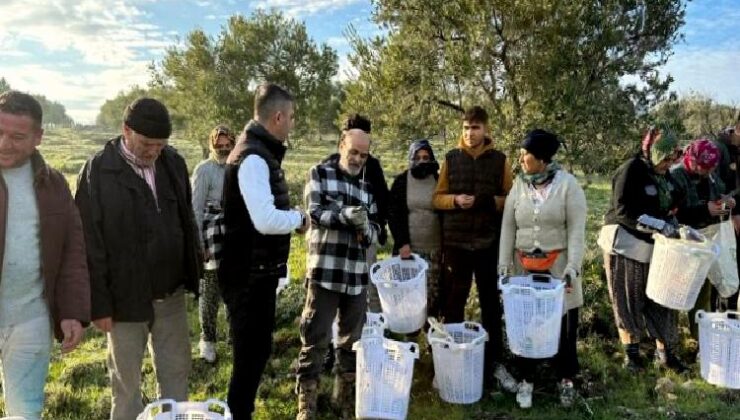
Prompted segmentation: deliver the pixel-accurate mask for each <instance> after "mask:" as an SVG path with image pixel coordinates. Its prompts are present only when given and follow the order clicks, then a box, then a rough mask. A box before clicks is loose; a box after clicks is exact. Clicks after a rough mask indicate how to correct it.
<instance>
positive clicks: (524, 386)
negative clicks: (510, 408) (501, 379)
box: [516, 381, 534, 408]
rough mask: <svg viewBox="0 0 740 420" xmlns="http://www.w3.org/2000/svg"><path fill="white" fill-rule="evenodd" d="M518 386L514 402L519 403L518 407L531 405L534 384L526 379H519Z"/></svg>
mask: <svg viewBox="0 0 740 420" xmlns="http://www.w3.org/2000/svg"><path fill="white" fill-rule="evenodd" d="M518 388H519V389H518V390H517V391H516V402H517V403H519V408H530V407H532V389H533V388H534V385H533V384H530V383H528V382H527V381H521V382H520V383H519V387H518Z"/></svg>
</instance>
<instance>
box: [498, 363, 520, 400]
mask: <svg viewBox="0 0 740 420" xmlns="http://www.w3.org/2000/svg"><path fill="white" fill-rule="evenodd" d="M493 377H494V378H496V379H497V380H498V384H499V385H501V388H503V389H504V390H505V391H507V392H511V393H512V394H513V393H515V392H517V390H518V388H517V387H518V384H517V383H516V379H514V377H513V376H511V374H510V373H509V371H508V370H506V368H505V367H504V365H502V364H498V365H496V370H494V371H493Z"/></svg>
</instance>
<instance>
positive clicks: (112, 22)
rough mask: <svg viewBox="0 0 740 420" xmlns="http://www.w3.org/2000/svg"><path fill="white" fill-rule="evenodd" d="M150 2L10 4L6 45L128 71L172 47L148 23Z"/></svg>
mask: <svg viewBox="0 0 740 420" xmlns="http://www.w3.org/2000/svg"><path fill="white" fill-rule="evenodd" d="M143 3H146V1H145V0H133V1H123V0H81V1H76V2H72V1H59V0H39V1H34V2H28V1H22V0H9V1H5V2H4V3H3V4H2V5H1V6H0V28H2V29H1V30H0V45H3V44H4V43H6V42H10V41H12V40H18V39H21V40H24V41H32V42H36V43H38V44H40V45H41V46H42V47H43V48H44V49H45V50H47V51H54V52H66V51H70V50H71V51H75V52H77V53H79V54H80V55H81V56H82V58H83V60H84V62H85V63H88V64H98V65H110V66H113V65H125V64H127V63H129V62H131V61H132V60H140V59H143V58H144V57H147V56H148V55H149V49H161V48H164V47H165V46H166V45H168V44H169V42H168V39H167V38H168V37H167V36H166V35H165V34H164V33H162V32H161V31H160V30H159V28H158V27H157V26H156V25H153V24H150V23H147V22H146V21H145V19H147V18H148V17H147V14H146V13H145V12H144V10H143V9H142V8H141V7H140V5H141V4H143Z"/></svg>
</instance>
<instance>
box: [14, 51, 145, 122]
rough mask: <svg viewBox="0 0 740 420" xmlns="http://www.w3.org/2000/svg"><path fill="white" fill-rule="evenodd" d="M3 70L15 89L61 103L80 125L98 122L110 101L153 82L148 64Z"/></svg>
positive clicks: (26, 67) (38, 65)
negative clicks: (96, 67)
mask: <svg viewBox="0 0 740 420" xmlns="http://www.w3.org/2000/svg"><path fill="white" fill-rule="evenodd" d="M3 67H4V68H3V76H4V77H5V78H6V80H7V81H8V83H9V84H10V86H12V87H13V88H14V89H18V90H22V91H26V92H31V93H35V94H40V95H44V96H46V97H47V98H49V99H51V100H54V101H57V102H61V103H62V104H64V106H65V108H66V109H67V113H68V114H69V115H70V116H71V117H72V118H73V119H74V120H75V121H76V122H79V123H92V122H94V121H95V117H96V116H97V114H98V111H99V109H100V106H101V105H102V104H103V102H105V100H106V99H111V98H113V97H115V96H116V95H117V94H118V92H120V91H121V90H125V89H127V88H129V87H131V86H133V85H137V84H138V85H139V86H146V83H147V82H148V80H149V72H148V69H147V63H146V62H136V63H133V64H131V65H128V66H122V67H115V68H101V69H98V71H88V72H82V73H80V72H76V71H70V69H69V68H64V67H62V68H59V69H51V68H49V67H47V66H45V65H43V64H32V65H28V64H26V65H22V66H21V65H19V66H3ZM41 87H42V88H41ZM121 112H123V110H121Z"/></svg>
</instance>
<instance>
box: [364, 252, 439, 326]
mask: <svg viewBox="0 0 740 420" xmlns="http://www.w3.org/2000/svg"><path fill="white" fill-rule="evenodd" d="M411 255H412V258H410V259H408V260H404V259H401V258H400V257H392V258H388V259H385V260H383V261H379V262H377V263H375V264H373V266H372V267H371V268H370V280H371V281H372V282H373V284H375V286H376V287H377V288H378V295H379V297H380V306H381V307H382V308H383V314H385V317H386V321H387V322H388V328H389V329H390V330H391V331H393V332H395V333H401V334H406V333H411V332H414V331H418V330H419V329H421V327H423V326H424V321H425V320H426V313H427V282H426V280H427V268H428V267H429V265H428V264H427V262H426V261H424V259H423V258H421V257H420V256H418V255H416V254H411Z"/></svg>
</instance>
